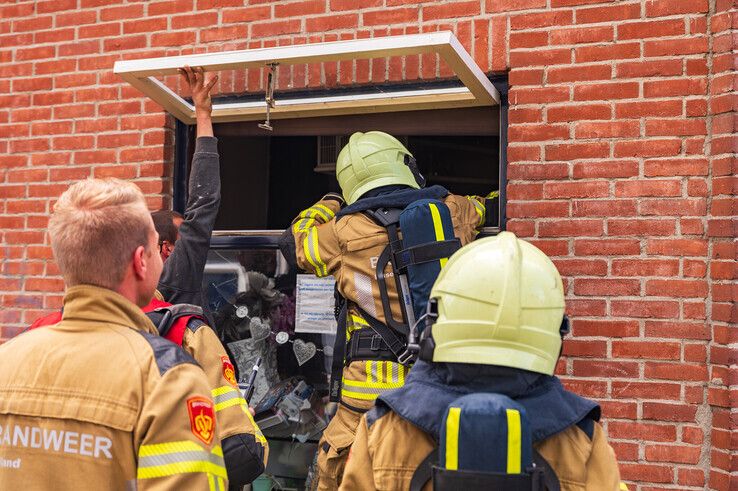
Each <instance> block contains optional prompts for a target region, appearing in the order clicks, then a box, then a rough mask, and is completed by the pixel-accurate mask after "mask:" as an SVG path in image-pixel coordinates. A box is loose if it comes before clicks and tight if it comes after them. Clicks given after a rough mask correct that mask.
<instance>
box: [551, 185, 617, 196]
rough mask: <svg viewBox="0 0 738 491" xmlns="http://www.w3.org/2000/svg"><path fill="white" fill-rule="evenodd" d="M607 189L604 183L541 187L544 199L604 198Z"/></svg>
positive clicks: (607, 191) (607, 192)
mask: <svg viewBox="0 0 738 491" xmlns="http://www.w3.org/2000/svg"><path fill="white" fill-rule="evenodd" d="M609 188H610V186H609V184H608V183H607V182H605V181H570V182H547V183H544V185H543V196H544V198H546V199H556V198H595V197H606V196H608V195H609V193H610V191H609Z"/></svg>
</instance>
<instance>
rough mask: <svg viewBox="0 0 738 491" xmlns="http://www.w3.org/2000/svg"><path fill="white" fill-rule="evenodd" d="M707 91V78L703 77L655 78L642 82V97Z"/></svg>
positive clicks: (693, 93)
mask: <svg viewBox="0 0 738 491" xmlns="http://www.w3.org/2000/svg"><path fill="white" fill-rule="evenodd" d="M706 93H707V80H706V79H704V78H700V79H690V78H681V79H679V80H655V81H653V82H644V83H643V95H644V97H675V96H688V95H703V94H706Z"/></svg>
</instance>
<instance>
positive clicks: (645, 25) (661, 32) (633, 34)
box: [618, 19, 684, 40]
mask: <svg viewBox="0 0 738 491" xmlns="http://www.w3.org/2000/svg"><path fill="white" fill-rule="evenodd" d="M683 34H684V19H668V20H660V21H653V20H650V21H644V22H629V23H627V24H620V25H618V40H624V39H644V38H660V37H666V36H681V35H683Z"/></svg>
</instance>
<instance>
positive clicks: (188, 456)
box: [137, 440, 228, 491]
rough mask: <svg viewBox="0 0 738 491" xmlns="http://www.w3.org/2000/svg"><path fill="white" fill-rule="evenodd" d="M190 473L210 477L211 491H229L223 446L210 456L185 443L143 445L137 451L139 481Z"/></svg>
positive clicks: (192, 443)
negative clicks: (226, 483)
mask: <svg viewBox="0 0 738 491" xmlns="http://www.w3.org/2000/svg"><path fill="white" fill-rule="evenodd" d="M190 472H202V473H204V474H207V475H208V483H210V490H211V491H213V490H215V491H220V490H222V491H226V487H225V480H226V479H228V474H227V473H226V468H225V463H224V462H223V450H222V449H221V448H220V445H218V446H216V447H214V448H213V450H212V452H208V451H207V450H205V449H204V448H203V447H201V446H200V445H198V444H197V443H195V442H192V441H189V440H183V441H179V442H168V443H157V444H153V445H142V446H141V447H140V448H139V449H138V474H137V477H138V479H151V478H155V477H165V476H173V475H175V474H186V473H190Z"/></svg>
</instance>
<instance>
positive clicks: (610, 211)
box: [572, 199, 637, 217]
mask: <svg viewBox="0 0 738 491" xmlns="http://www.w3.org/2000/svg"><path fill="white" fill-rule="evenodd" d="M636 212H637V207H636V203H635V202H634V201H633V200H629V199H628V200H604V199H595V200H576V201H574V202H573V203H572V215H573V216H575V217H614V216H635V215H636Z"/></svg>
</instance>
